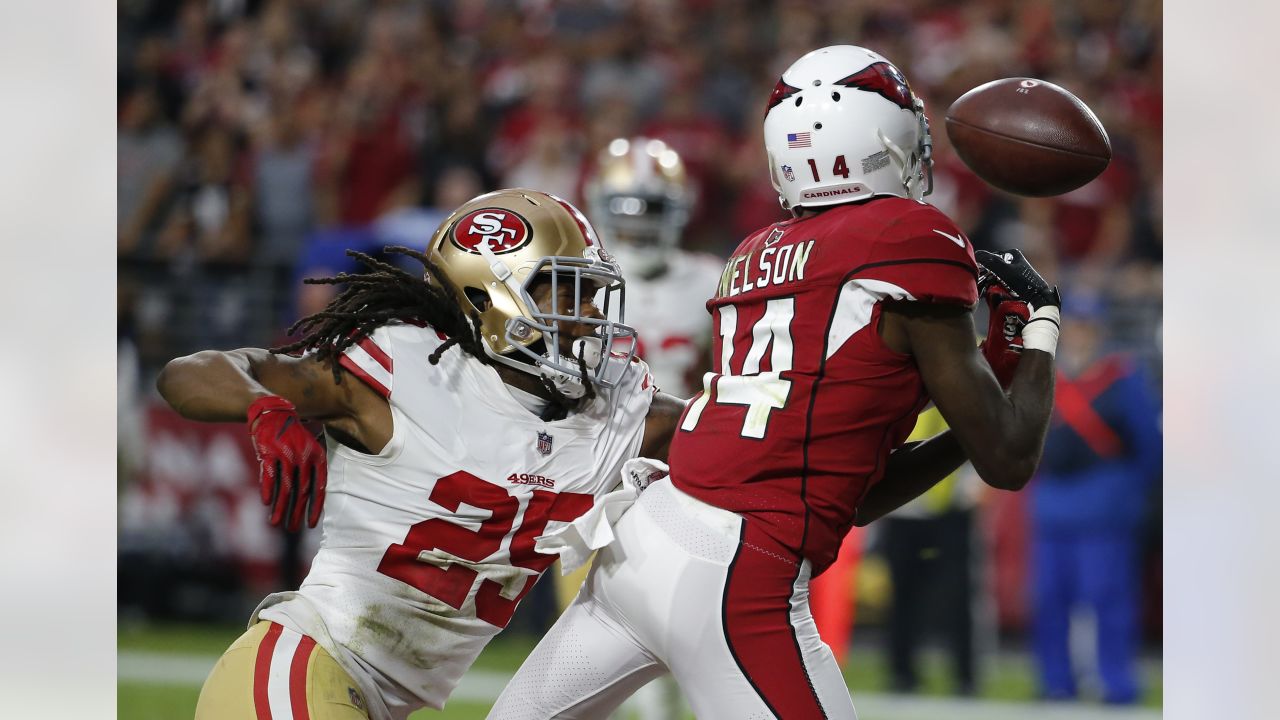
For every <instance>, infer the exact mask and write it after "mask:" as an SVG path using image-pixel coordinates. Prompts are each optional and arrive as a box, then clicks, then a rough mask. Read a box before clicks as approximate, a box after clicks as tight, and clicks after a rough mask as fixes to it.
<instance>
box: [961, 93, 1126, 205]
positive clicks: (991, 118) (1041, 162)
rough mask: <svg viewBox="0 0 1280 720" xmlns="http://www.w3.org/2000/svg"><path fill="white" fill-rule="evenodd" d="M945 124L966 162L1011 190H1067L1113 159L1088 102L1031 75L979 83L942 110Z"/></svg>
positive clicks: (1031, 192)
mask: <svg viewBox="0 0 1280 720" xmlns="http://www.w3.org/2000/svg"><path fill="white" fill-rule="evenodd" d="M946 124H947V137H948V138H949V139H950V140H951V144H952V146H954V147H955V149H956V154H958V155H959V156H960V159H961V160H963V161H964V164H965V165H968V166H969V169H970V170H973V172H974V173H976V174H977V175H978V177H981V178H982V179H983V180H985V181H987V182H988V183H990V184H991V185H994V186H995V187H997V188H999V189H1001V190H1004V191H1005V192H1010V193H1014V194H1016V195H1027V196H1030V197H1047V196H1050V195H1061V194H1062V193H1066V192H1070V191H1072V190H1074V189H1076V188H1078V187H1080V186H1081V185H1084V184H1085V183H1087V182H1089V181H1090V180H1092V179H1094V178H1096V177H1097V176H1098V174H1099V173H1101V172H1102V171H1103V170H1104V169H1106V167H1107V163H1109V162H1111V141H1110V140H1109V139H1108V138H1107V131H1106V129H1104V128H1103V127H1102V123H1101V122H1099V121H1098V117H1097V116H1096V115H1094V114H1093V111H1092V110H1090V109H1089V106H1087V105H1085V104H1084V103H1083V102H1081V101H1080V98H1078V97H1076V96H1075V95H1072V94H1071V93H1070V92H1068V91H1067V90H1064V89H1063V88H1061V87H1058V86H1057V85H1054V84H1053V83H1049V82H1045V81H1043V80H1037V79H1035V78H1004V79H1003V80H993V81H991V82H989V83H986V84H985V85H979V86H978V87H976V88H974V89H972V90H970V91H969V92H967V93H965V94H964V95H961V96H960V97H959V98H958V99H957V100H956V101H955V102H954V103H952V104H951V107H949V108H947V114H946Z"/></svg>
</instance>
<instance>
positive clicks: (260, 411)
mask: <svg viewBox="0 0 1280 720" xmlns="http://www.w3.org/2000/svg"><path fill="white" fill-rule="evenodd" d="M249 435H250V436H251V437H252V438H253V451H254V453H256V454H257V456H258V465H259V467H260V471H259V472H260V476H259V483H260V485H261V487H262V503H263V504H264V505H270V506H271V524H272V525H279V524H280V523H281V521H283V520H286V518H287V525H286V528H287V529H288V530H289V531H290V532H294V531H297V530H299V529H301V527H302V516H303V513H304V512H305V511H306V509H307V505H308V504H310V505H311V512H310V514H308V515H307V526H308V527H315V526H316V523H317V522H319V521H320V510H321V508H322V507H324V486H325V478H326V474H327V466H326V461H325V451H324V448H323V447H321V445H320V443H319V442H318V441H317V440H316V438H315V436H314V435H312V434H311V433H310V432H309V431H308V430H307V429H306V428H305V427H303V425H302V418H301V417H299V416H298V410H297V408H295V407H294V406H293V403H291V402H289V401H288V400H285V399H284V398H282V397H278V396H276V395H268V396H267V397H263V398H258V399H257V400H255V401H254V402H253V404H252V405H250V406H249Z"/></svg>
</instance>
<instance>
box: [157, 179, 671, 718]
mask: <svg viewBox="0 0 1280 720" xmlns="http://www.w3.org/2000/svg"><path fill="white" fill-rule="evenodd" d="M398 250H399V251H401V252H402V253H403V254H407V255H410V256H412V257H414V258H416V259H417V260H419V261H420V262H422V263H423V265H424V266H425V269H426V273H425V275H418V274H410V273H408V272H406V271H404V270H402V269H400V268H398V267H395V266H392V265H390V264H387V263H383V262H379V261H376V260H373V259H371V258H368V257H363V256H362V260H363V261H364V262H365V263H366V264H368V265H370V267H371V268H372V269H373V270H375V271H376V272H372V273H369V274H364V275H356V276H345V275H343V276H339V277H337V278H331V279H328V280H326V281H323V282H329V283H342V284H344V285H346V289H345V290H344V291H343V292H342V293H341V294H340V295H338V296H337V297H336V298H335V299H334V300H333V301H331V302H330V304H329V305H328V306H327V307H326V308H325V309H324V310H323V311H322V312H319V313H316V314H315V315H312V316H309V317H307V318H305V319H304V320H302V321H301V322H300V323H299V325H300V326H301V327H302V329H303V330H305V331H306V334H305V337H303V338H302V339H301V340H299V341H298V342H297V343H295V344H293V345H290V346H287V347H284V348H277V349H276V350H275V351H273V352H269V351H267V350H262V349H256V348H249V349H243V350H233V351H230V352H217V351H205V352H202V353H197V354H195V355H192V356H189V357H185V358H179V359H176V360H173V361H171V362H170V363H169V364H168V365H166V366H165V369H164V371H163V373H162V374H161V376H160V378H159V380H158V381H157V385H158V387H159V389H160V392H161V394H162V395H163V396H164V398H165V399H166V400H167V401H168V402H169V403H170V404H171V405H172V406H173V407H174V408H175V409H177V410H178V411H179V412H180V413H182V415H184V416H185V417H188V418H191V419H194V420H203V421H225V422H232V421H244V420H245V419H247V420H248V424H249V432H250V434H251V435H252V437H253V441H254V449H255V450H256V452H257V454H258V459H259V461H260V463H261V483H262V499H263V502H265V503H269V504H270V505H271V506H272V512H271V521H272V522H273V523H277V524H278V523H282V522H283V523H287V525H288V526H289V527H291V528H297V527H299V526H300V525H301V523H302V522H303V520H304V519H306V520H307V521H308V523H309V524H310V525H312V526H314V525H315V524H316V523H317V521H320V520H321V519H322V518H323V519H322V522H323V525H322V527H323V538H322V539H321V541H320V549H319V552H318V553H317V555H316V557H315V560H314V562H313V563H312V565H311V570H310V572H309V573H308V575H307V578H306V580H304V581H303V583H302V586H301V587H300V588H298V589H297V590H296V591H293V590H291V591H287V592H280V593H275V594H273V595H270V596H268V597H267V598H266V599H265V600H263V601H262V603H261V604H260V605H259V606H258V608H257V609H256V610H255V611H254V613H253V615H252V618H251V620H250V622H249V630H248V631H247V632H246V633H245V634H244V635H243V636H241V637H240V639H239V640H237V641H236V642H235V643H234V644H233V645H232V646H231V647H230V648H229V649H228V650H227V651H226V653H224V654H223V656H222V658H221V659H220V660H219V661H218V663H217V665H216V666H215V667H214V669H213V672H212V673H211V674H210V676H209V678H208V680H207V681H206V682H205V685H204V687H203V689H202V690H201V693H200V700H199V703H198V704H197V706H196V718H197V719H198V720H206V719H207V720H229V719H230V720H263V719H264V718H305V717H310V718H314V719H315V720H339V719H341V720H355V719H356V718H365V719H367V720H403V719H404V718H406V717H408V715H409V714H410V713H411V712H413V711H414V710H416V709H418V708H421V707H424V706H427V707H433V708H437V709H438V708H441V707H443V705H444V702H445V700H446V699H447V698H448V697H449V694H450V692H451V691H452V690H453V688H454V687H455V686H456V684H457V682H458V680H459V678H460V677H461V676H462V674H463V673H464V672H465V671H466V670H467V668H468V667H469V666H470V665H471V663H472V662H473V661H474V660H475V658H476V656H477V655H478V654H479V653H480V651H481V649H483V648H484V646H485V644H486V643H487V642H488V641H489V639H490V638H492V637H493V636H494V635H496V634H497V633H498V632H499V631H500V630H501V629H502V628H503V627H504V626H505V625H506V624H507V622H508V621H509V620H510V619H511V615H512V613H513V612H514V611H515V608H516V605H517V604H518V603H519V601H520V599H521V598H522V597H523V596H524V595H525V593H527V592H528V591H529V589H530V588H531V587H532V585H533V583H534V582H535V581H536V580H537V578H538V576H539V575H540V574H541V573H542V572H543V571H545V570H546V569H547V567H548V566H550V565H551V563H552V561H553V560H554V559H555V558H554V556H553V555H552V554H548V553H547V552H546V551H544V549H543V540H542V539H541V537H542V536H544V535H555V532H556V530H557V528H559V529H564V528H569V527H572V526H571V525H570V523H571V522H572V521H574V520H575V519H577V518H583V519H584V520H585V521H589V520H590V518H592V517H594V516H595V515H596V514H598V512H597V508H598V507H600V506H601V505H602V504H603V503H604V502H605V501H604V500H601V498H602V497H603V498H612V497H617V496H618V494H619V493H621V494H622V495H624V496H625V495H626V493H627V490H626V488H624V489H623V490H617V491H615V490H614V488H615V486H617V485H618V481H619V476H620V474H621V472H622V468H623V465H624V463H625V462H627V461H628V460H630V459H632V458H633V457H634V456H635V455H636V453H637V452H640V451H642V450H643V451H645V452H649V451H652V450H653V449H655V448H656V449H657V450H658V452H659V453H662V452H663V447H664V446H665V444H666V442H669V440H670V436H671V432H672V430H673V429H674V424H675V421H676V419H677V418H678V413H679V409H678V408H682V407H683V405H682V404H681V403H680V402H679V401H677V400H675V399H674V398H671V397H669V396H664V395H662V394H660V393H657V390H656V387H655V385H654V383H653V379H652V377H651V376H650V374H649V372H648V369H647V366H646V365H645V364H644V362H643V361H641V360H639V359H637V358H633V357H632V354H631V353H630V352H627V351H626V348H627V347H628V346H629V345H630V343H629V342H627V343H617V344H615V340H619V339H623V340H625V339H627V338H628V337H629V336H631V335H633V334H634V333H633V331H632V330H631V329H630V328H629V327H628V326H626V325H623V324H622V322H621V321H622V317H621V309H620V307H619V305H620V303H621V301H622V298H621V290H622V284H623V283H622V276H621V271H620V269H619V268H618V266H617V264H616V263H615V262H614V260H613V258H612V257H611V256H610V255H609V254H608V253H607V252H605V251H604V249H603V247H602V246H601V245H600V242H599V240H598V238H597V237H596V235H595V232H594V230H593V229H592V228H591V225H590V224H589V223H588V222H587V221H586V219H585V218H584V217H583V216H582V214H581V213H579V212H578V210H577V209H576V208H574V207H573V206H572V205H570V204H569V203H567V202H565V201H563V200H561V199H559V198H556V197H554V196H552V195H547V194H545V193H541V192H537V191H533V190H525V189H515V190H504V191H498V192H494V193H489V194H486V195H481V196H480V197H477V198H475V199H473V200H471V201H470V202H467V203H465V204H464V205H462V207H460V208H459V209H458V210H456V211H455V212H454V213H453V214H452V215H450V217H449V218H448V219H446V220H445V221H444V222H443V223H442V224H441V225H440V228H439V229H438V230H437V231H436V233H435V235H434V236H433V237H432V238H431V242H430V245H429V247H428V250H427V252H426V253H419V252H414V251H410V250H407V249H405V248H399V249H398ZM597 295H598V296H599V297H600V298H601V299H602V300H603V308H600V307H597V306H596V304H595V300H594V299H595V298H596V297H597ZM611 310H616V312H612V313H611V312H610V311H611ZM455 345H456V346H457V347H456V348H454V346H455ZM451 348H453V349H452V350H451ZM294 350H299V351H304V352H305V353H306V354H304V355H302V356H301V357H295V356H291V355H289V354H286V353H288V352H290V351H294ZM303 419H313V420H317V421H319V422H322V423H324V425H325V429H326V435H327V445H328V446H327V448H326V447H322V446H321V445H320V444H319V443H318V442H317V440H316V438H315V437H313V436H312V435H311V434H310V433H309V432H308V431H307V430H306V429H304V428H303V426H302V420H303ZM631 487H632V490H634V486H631ZM326 494H327V495H328V501H327V503H325V496H326ZM597 501H599V502H597ZM609 502H612V500H610V501H609ZM322 504H327V507H326V508H325V509H324V511H323V515H322V512H321V506H322ZM549 527H550V528H551V532H548V528H549ZM568 545H572V542H569V543H568ZM565 546H566V545H564V544H562V545H561V546H560V547H562V548H563V547H565Z"/></svg>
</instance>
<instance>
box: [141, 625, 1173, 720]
mask: <svg viewBox="0 0 1280 720" xmlns="http://www.w3.org/2000/svg"><path fill="white" fill-rule="evenodd" d="M242 631H243V628H239V627H208V626H190V625H163V626H155V625H145V626H132V625H122V626H121V627H119V629H118V635H117V649H118V652H119V653H120V659H121V663H120V665H119V668H120V674H119V677H118V681H117V700H116V708H117V717H119V718H122V719H127V720H179V719H181V720H185V719H187V718H191V717H192V716H193V715H194V713H195V706H196V698H197V696H198V695H199V693H200V682H201V679H202V676H201V672H202V668H203V672H207V669H208V667H211V666H212V664H213V661H214V660H216V658H217V656H218V655H220V654H221V653H222V651H223V650H225V649H226V647H227V646H228V645H229V644H231V641H232V640H234V639H235V638H236V637H238V636H239V634H240V633H241V632H242ZM535 640H536V639H535V638H530V637H524V636H518V635H511V636H505V637H504V636H499V637H498V638H497V639H496V640H494V641H493V642H492V643H490V645H489V647H487V648H486V649H485V651H484V652H483V653H481V655H480V658H479V659H478V660H477V661H476V664H475V666H474V667H473V670H472V673H474V675H475V676H477V677H483V678H484V679H487V680H488V682H486V683H485V688H481V689H480V690H479V693H480V694H484V693H486V692H489V688H491V687H492V686H493V684H494V681H495V680H496V681H498V682H499V683H501V681H502V679H503V678H504V677H505V676H506V675H509V674H510V673H512V672H514V671H515V670H516V668H518V667H519V666H520V663H521V662H522V661H523V660H524V658H525V656H526V655H528V653H529V651H530V650H531V649H532V648H533V645H534V642H535ZM851 655H852V657H851V662H850V663H849V666H848V667H846V668H845V671H844V674H845V680H846V681H847V683H848V685H849V689H850V691H851V692H852V693H853V697H854V702H855V704H857V703H858V702H859V694H860V693H863V694H872V693H884V692H887V691H888V688H889V672H888V667H887V665H886V663H885V659H884V657H883V653H882V652H881V651H880V649H879V648H877V647H874V646H870V645H855V646H854V649H853V651H852V653H851ZM126 661H128V662H126ZM921 664H922V668H921V669H922V678H923V688H922V692H921V694H922V695H923V696H927V697H942V696H946V695H947V693H948V692H949V690H950V685H949V681H948V678H947V672H946V664H945V660H944V659H943V658H942V657H941V656H940V655H939V654H937V653H925V655H924V657H923V658H922V663H921ZM149 669H150V670H149ZM985 678H986V679H985V686H984V687H983V692H982V697H983V698H986V699H990V700H1009V701H1029V700H1033V699H1034V698H1035V682H1034V675H1033V668H1032V667H1031V665H1030V663H1029V660H1028V658H1027V657H1026V656H1024V655H1021V654H1017V653H1001V654H999V655H997V656H996V657H995V658H994V659H993V660H992V661H991V663H990V664H989V665H987V666H986V674H985ZM467 681H468V680H467V679H464V681H463V682H464V684H465V683H467ZM1142 681H1143V685H1144V688H1145V693H1144V696H1143V705H1144V706H1146V707H1149V708H1159V707H1160V706H1161V704H1162V696H1163V687H1162V684H1161V674H1160V667H1159V663H1158V662H1155V663H1152V662H1145V663H1143V666H1142ZM497 687H499V688H500V687H501V685H500V684H498V685H497ZM494 692H495V693H496V689H495V690H494ZM459 694H463V693H461V692H460V693H459ZM475 694H476V693H475V692H472V693H468V694H467V695H469V696H467V697H458V696H455V698H454V699H451V700H450V701H449V704H448V706H447V707H446V708H445V710H444V711H443V712H439V713H437V712H431V711H421V712H418V713H415V714H414V715H413V719H414V720H428V719H429V718H430V719H435V718H440V719H448V720H471V719H472V718H476V719H479V718H484V717H485V714H486V713H487V712H488V709H489V705H490V701H486V700H483V699H478V698H475V697H474V695H475ZM1057 707H1059V708H1061V709H1065V708H1062V706H1057ZM861 714H864V713H860V715H861ZM883 717H886V718H887V716H883ZM1055 717H1057V715H1055ZM1064 717H1065V716H1064Z"/></svg>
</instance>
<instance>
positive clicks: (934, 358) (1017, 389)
mask: <svg viewBox="0 0 1280 720" xmlns="http://www.w3.org/2000/svg"><path fill="white" fill-rule="evenodd" d="M887 317H890V318H891V319H892V321H893V322H895V324H896V325H897V326H898V327H899V328H901V330H902V332H903V334H904V336H905V339H906V343H907V346H908V348H909V352H910V353H911V355H912V356H913V357H914V358H915V361H916V366H917V367H918V368H919V369H920V375H921V377H922V378H923V380H924V384H925V388H926V389H927V390H928V393H929V396H930V398H932V399H933V402H934V404H935V405H937V407H938V410H939V412H941V413H942V417H943V418H944V419H945V420H946V421H947V424H948V425H949V426H950V427H951V428H952V434H953V435H954V437H955V440H956V441H957V442H958V443H959V446H960V448H961V449H963V451H964V454H965V456H966V457H967V458H968V459H969V461H970V462H972V463H973V467H974V469H975V470H977V471H978V475H980V476H981V477H982V479H983V480H984V481H986V483H987V484H988V485H991V486H992V487H996V488H1000V489H1003V490H1020V489H1021V488H1023V487H1024V486H1025V485H1026V484H1027V482H1029V481H1030V480H1031V476H1032V475H1033V474H1034V473H1035V470H1036V466H1037V465H1038V464H1039V462H1040V455H1041V453H1042V452H1043V450H1044V438H1045V434H1046V432H1047V431H1048V428H1049V419H1050V416H1051V413H1052V410H1053V382H1054V372H1053V355H1051V354H1050V353H1049V352H1047V351H1045V350H1041V349H1036V348H1035V347H1033V345H1034V344H1033V343H1028V346H1027V348H1026V349H1024V350H1023V353H1022V358H1021V360H1020V361H1019V363H1018V368H1017V370H1016V371H1015V373H1014V376H1013V382H1012V383H1011V384H1010V387H1009V392H1008V394H1005V392H1004V391H1003V390H1001V389H1000V384H999V383H998V382H997V381H996V378H995V375H994V374H993V373H992V372H991V367H990V366H989V365H988V364H987V362H986V361H985V360H984V359H983V357H982V355H981V354H980V353H979V351H978V348H976V347H974V344H973V338H974V336H975V331H974V327H973V314H972V312H970V311H969V310H968V309H963V308H949V307H946V306H934V305H927V304H919V303H911V304H909V305H908V304H903V305H899V306H896V307H895V308H893V310H892V311H891V312H889V313H887ZM1025 338H1026V331H1024V339H1025ZM1054 342H1055V343H1056V336H1055V339H1054Z"/></svg>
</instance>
